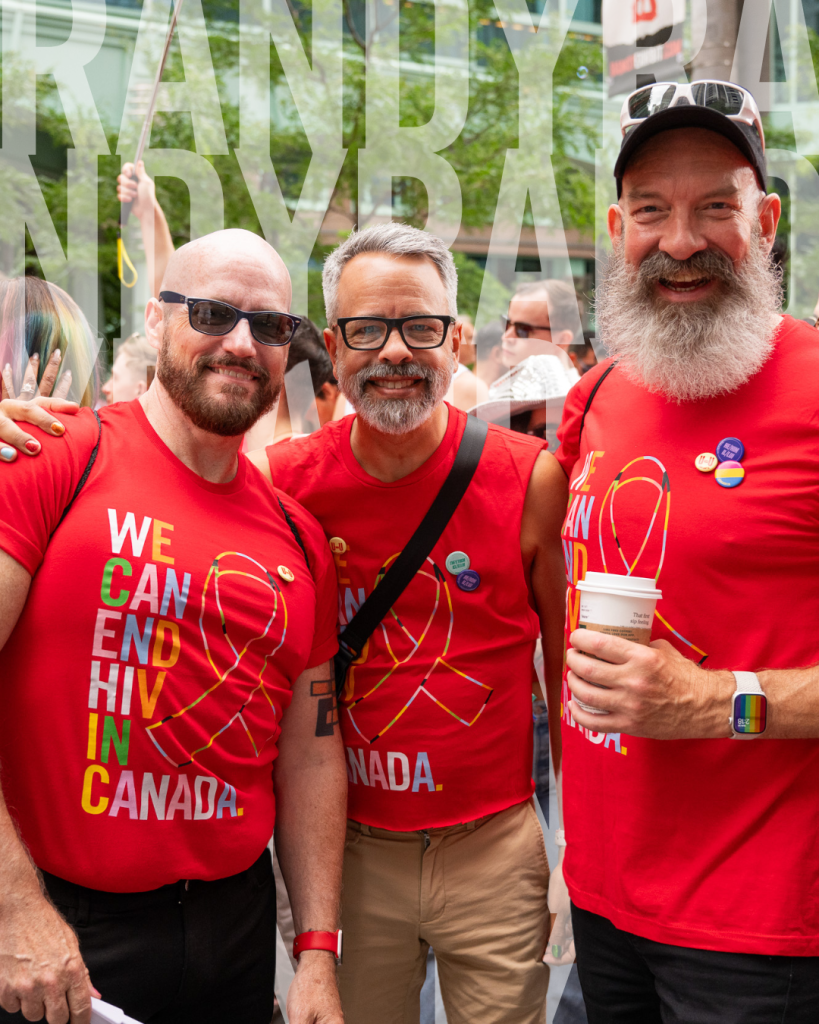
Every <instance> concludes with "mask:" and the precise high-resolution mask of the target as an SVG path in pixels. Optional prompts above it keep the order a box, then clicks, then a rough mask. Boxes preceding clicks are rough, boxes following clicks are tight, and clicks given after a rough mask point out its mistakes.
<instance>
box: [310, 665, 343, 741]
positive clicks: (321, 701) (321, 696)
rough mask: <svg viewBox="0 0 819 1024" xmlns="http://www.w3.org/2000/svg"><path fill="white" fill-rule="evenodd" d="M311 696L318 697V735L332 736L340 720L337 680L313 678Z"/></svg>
mask: <svg viewBox="0 0 819 1024" xmlns="http://www.w3.org/2000/svg"><path fill="white" fill-rule="evenodd" d="M310 696H311V697H318V713H317V715H316V736H332V735H333V733H334V732H335V726H336V723H337V722H338V707H337V705H336V683H335V680H334V679H313V680H312V681H311V683H310Z"/></svg>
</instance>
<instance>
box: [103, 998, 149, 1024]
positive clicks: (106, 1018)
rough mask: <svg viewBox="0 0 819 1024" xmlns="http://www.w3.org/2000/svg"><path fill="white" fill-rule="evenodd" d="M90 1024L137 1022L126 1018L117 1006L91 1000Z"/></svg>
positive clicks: (132, 1023) (133, 1023) (126, 1023)
mask: <svg viewBox="0 0 819 1024" xmlns="http://www.w3.org/2000/svg"><path fill="white" fill-rule="evenodd" d="M91 1024H139V1021H138V1020H134V1018H133V1017H128V1016H126V1014H124V1013H123V1012H122V1010H120V1008H119V1007H118V1006H112V1005H111V1004H110V1003H104V1002H103V1001H102V1000H101V999H94V998H92V999H91Z"/></svg>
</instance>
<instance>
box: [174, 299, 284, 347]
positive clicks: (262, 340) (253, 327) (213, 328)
mask: <svg viewBox="0 0 819 1024" xmlns="http://www.w3.org/2000/svg"><path fill="white" fill-rule="evenodd" d="M159 298H160V299H161V300H162V301H163V302H174V303H176V302H178V303H180V304H182V305H185V306H187V307H188V320H189V321H190V325H191V327H192V328H193V329H194V330H195V331H198V332H199V333H200V334H208V335H211V336H213V337H220V336H221V335H223V334H230V332H231V331H232V330H233V328H234V327H235V326H236V324H238V322H239V321H240V320H247V322H248V324H249V325H250V333H251V334H252V335H253V337H254V338H255V339H256V341H258V342H259V344H261V345H274V346H279V345H287V344H288V343H289V342H290V340H291V339H292V337H293V334H294V333H295V330H296V328H297V327H298V326H299V324H300V323H301V317H300V316H293V314H292V313H279V312H277V311H276V310H272V309H265V310H259V311H257V312H253V313H248V312H247V311H246V310H244V309H237V307H236V306H231V304H230V303H229V302H221V301H220V300H219V299H194V298H190V297H189V296H186V295H180V294H179V292H160V293H159Z"/></svg>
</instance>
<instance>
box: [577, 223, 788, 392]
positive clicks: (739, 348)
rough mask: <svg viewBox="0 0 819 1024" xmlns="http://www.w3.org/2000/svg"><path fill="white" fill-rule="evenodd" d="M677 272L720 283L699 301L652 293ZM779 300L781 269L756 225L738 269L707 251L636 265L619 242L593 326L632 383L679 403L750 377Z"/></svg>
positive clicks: (767, 349) (769, 338)
mask: <svg viewBox="0 0 819 1024" xmlns="http://www.w3.org/2000/svg"><path fill="white" fill-rule="evenodd" d="M681 277H687V278H690V277H709V278H710V277H716V278H717V279H718V280H719V281H720V282H721V284H720V286H719V287H718V288H717V290H715V291H714V292H713V294H711V295H709V296H708V298H706V299H703V300H702V301H700V302H691V303H674V302H668V301H666V300H664V299H662V298H660V297H659V296H658V295H657V293H656V290H655V285H656V283H657V281H658V280H663V279H664V280H674V279H675V278H681ZM781 304H782V284H781V277H780V273H779V271H778V270H777V269H775V268H774V267H773V265H772V263H771V259H770V256H769V255H768V254H767V253H766V252H765V251H764V250H763V248H762V247H761V245H760V235H759V231H758V230H757V231H756V232H755V235H754V237H753V238H752V240H751V248H750V251H749V253H748V255H747V257H746V258H745V260H744V261H743V262H742V263H741V264H740V265H739V266H737V267H735V266H734V265H733V263H732V262H731V260H730V259H729V258H728V257H727V256H726V255H725V254H724V253H721V252H718V251H717V250H715V249H706V250H704V251H703V252H698V253H695V254H694V255H693V256H691V257H690V258H689V259H687V260H675V259H674V258H673V257H671V256H669V255H668V254H667V253H663V252H657V253H654V255H652V256H649V257H648V258H647V259H645V260H643V262H642V263H641V264H640V266H639V268H637V269H636V270H635V269H633V268H632V267H629V266H627V265H626V262H625V259H624V256H623V251H622V245H619V246H617V247H616V248H615V249H614V252H613V253H612V254H611V256H610V257H609V264H608V272H607V276H606V281H605V284H604V285H603V287H602V288H601V289H600V292H599V295H598V300H597V309H596V313H597V327H598V331H599V334H600V338H601V340H602V342H603V344H604V345H605V346H606V348H607V350H608V351H609V353H610V354H611V355H613V356H615V357H617V358H619V359H620V365H621V367H622V369H623V371H624V372H625V373H626V374H627V375H628V376H629V377H630V378H631V379H632V380H634V381H636V382H638V383H640V384H643V385H644V386H645V387H646V388H647V389H648V390H649V391H652V392H656V393H661V394H663V395H665V396H667V397H668V398H671V399H673V400H675V401H677V402H678V403H679V402H687V401H694V400H696V399H702V398H713V397H714V396H715V395H720V394H727V393H729V392H731V391H736V389H737V388H739V387H740V386H741V385H742V384H744V383H745V382H746V381H748V380H750V378H751V377H753V375H754V374H755V373H757V372H758V371H759V370H760V369H761V368H762V366H763V364H764V363H765V361H766V360H767V359H768V357H769V356H770V354H771V352H772V351H773V336H774V333H775V331H776V329H777V326H778V325H779V319H780V313H781Z"/></svg>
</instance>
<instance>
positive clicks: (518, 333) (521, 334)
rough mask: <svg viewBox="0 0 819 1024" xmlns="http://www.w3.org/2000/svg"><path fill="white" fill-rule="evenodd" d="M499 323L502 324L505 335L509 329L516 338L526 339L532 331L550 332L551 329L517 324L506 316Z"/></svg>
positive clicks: (535, 325)
mask: <svg viewBox="0 0 819 1024" xmlns="http://www.w3.org/2000/svg"><path fill="white" fill-rule="evenodd" d="M501 322H502V323H503V333H504V334H506V332H507V331H508V330H509V328H510V327H511V328H512V330H513V331H514V332H515V337H516V338H528V337H529V335H530V334H531V333H532V331H550V332H551V330H552V328H551V327H539V326H538V325H537V324H524V323H519V322H518V321H516V320H510V319H509V317H508V316H504V317H501Z"/></svg>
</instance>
